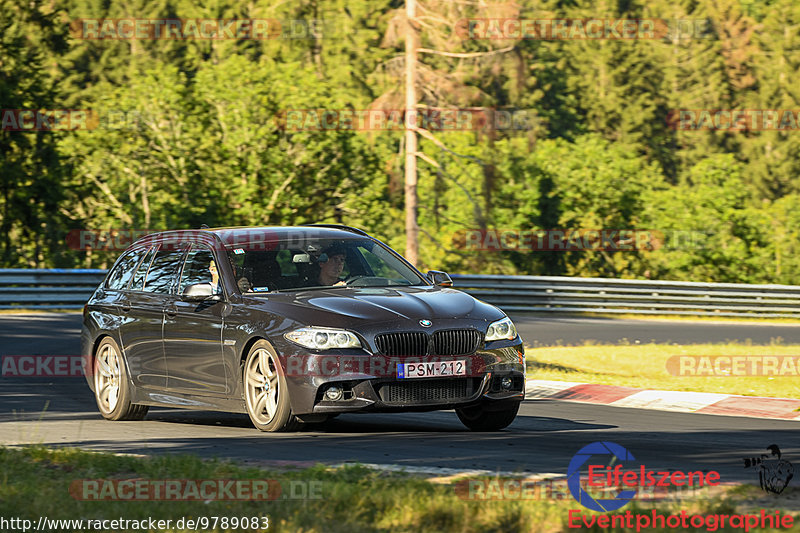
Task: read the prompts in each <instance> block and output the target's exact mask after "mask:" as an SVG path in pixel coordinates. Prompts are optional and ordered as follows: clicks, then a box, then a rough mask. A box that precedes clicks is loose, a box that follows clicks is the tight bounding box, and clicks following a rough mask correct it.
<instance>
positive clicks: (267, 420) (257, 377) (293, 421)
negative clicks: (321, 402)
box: [242, 340, 300, 432]
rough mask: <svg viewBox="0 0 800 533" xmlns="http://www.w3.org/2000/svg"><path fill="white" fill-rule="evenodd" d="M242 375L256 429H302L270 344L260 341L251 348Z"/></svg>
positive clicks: (249, 410) (245, 393)
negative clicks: (291, 405) (293, 410)
mask: <svg viewBox="0 0 800 533" xmlns="http://www.w3.org/2000/svg"><path fill="white" fill-rule="evenodd" d="M242 374H243V375H242V382H243V386H244V399H245V404H246V405H247V414H248V415H249V416H250V421H251V422H253V425H254V426H255V427H256V428H257V429H259V430H261V431H269V432H278V431H294V430H296V429H297V428H298V427H299V426H300V422H299V421H298V420H297V418H296V417H295V416H294V415H293V414H292V409H291V407H290V405H289V391H288V390H287V388H286V377H285V376H284V373H283V370H282V369H281V362H280V359H278V354H277V352H275V349H274V348H273V347H272V346H271V345H270V344H269V343H268V342H267V341H265V340H260V341H258V342H256V343H255V344H254V345H253V347H252V348H250V352H249V353H248V354H247V358H246V359H245V363H244V371H243V373H242Z"/></svg>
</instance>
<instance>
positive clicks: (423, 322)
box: [419, 318, 433, 328]
mask: <svg viewBox="0 0 800 533" xmlns="http://www.w3.org/2000/svg"><path fill="white" fill-rule="evenodd" d="M432 324H433V322H431V321H430V320H425V319H424V318H423V319H422V320H420V321H419V325H420V326H422V327H423V328H429V327H431V325H432Z"/></svg>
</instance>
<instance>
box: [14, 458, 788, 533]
mask: <svg viewBox="0 0 800 533" xmlns="http://www.w3.org/2000/svg"><path fill="white" fill-rule="evenodd" d="M0 471H1V472H2V477H0V516H2V517H4V518H6V519H7V518H10V517H22V518H27V519H31V520H33V523H34V524H36V523H37V520H38V517H39V516H46V517H48V518H50V519H57V518H62V519H84V520H87V519H92V520H97V519H119V518H123V519H126V520H141V519H146V518H154V519H164V520H165V519H172V520H173V523H174V521H176V520H178V519H179V518H181V517H188V518H198V517H213V516H217V517H223V516H224V517H255V516H259V517H269V520H270V527H269V529H268V531H291V532H296V531H303V532H348V533H350V532H361V531H366V532H388V531H392V532H394V531H400V532H403V531H435V532H478V531H480V532H498V533H500V532H502V533H509V532H523V531H525V532H539V531H542V532H547V531H567V530H569V529H568V527H567V524H566V521H567V516H568V511H569V509H578V508H580V506H579V505H577V504H576V502H575V501H574V500H572V499H571V498H568V497H567V498H562V499H559V500H529V499H526V500H519V499H518V500H482V501H475V500H471V499H466V498H464V497H463V496H459V494H458V493H457V491H456V490H454V488H455V487H454V485H453V484H450V483H432V482H429V481H428V480H426V479H424V478H420V477H414V476H411V475H408V474H402V473H401V474H398V473H387V472H382V471H375V470H370V469H367V468H365V467H362V466H358V465H355V466H349V467H345V468H338V469H330V468H327V467H325V466H322V465H318V466H316V467H312V468H308V469H304V470H295V471H286V470H280V471H277V470H276V471H268V470H263V469H260V468H253V467H243V466H239V465H236V464H234V463H231V462H226V461H220V460H202V459H199V458H197V457H194V456H185V455H166V456H158V457H153V458H147V457H132V456H118V455H113V454H109V453H97V452H86V451H81V450H76V449H51V448H44V447H26V448H0ZM83 479H92V480H97V479H115V480H122V479H128V480H135V479H145V480H148V479H149V480H154V479H171V480H176V479H190V480H200V479H226V480H230V479H236V480H242V479H252V480H258V479H261V480H263V479H270V480H278V481H280V482H281V484H282V485H284V486H286V485H287V484H288V483H294V484H300V485H302V483H303V482H311V481H314V482H318V483H320V484H321V488H322V490H321V493H320V494H321V498H319V499H313V500H312V499H306V500H292V499H280V498H279V499H277V500H275V501H266V502H264V501H261V502H255V501H210V502H203V501H83V500H80V499H75V498H73V497H72V496H71V494H70V490H69V487H70V486H71V485H72V484H73V483H74V482H75V481H76V480H83ZM791 490H792V489H791V488H789V489H787V491H788V492H791ZM753 491H756V493H755V495H753V494H752V493H753ZM461 494H463V493H461ZM487 494H488V492H487ZM761 495H763V493H760V489H753V488H752V487H750V488H748V486H738V487H733V488H731V487H728V488H727V489H725V490H723V491H721V492H718V493H717V494H716V495H714V496H713V497H709V498H704V499H699V500H697V501H694V502H687V501H685V500H684V501H681V502H672V503H664V502H661V503H659V504H658V509H659V510H660V511H662V512H665V513H679V512H680V510H681V509H684V510H686V511H687V512H689V513H692V514H708V513H728V514H731V513H733V512H743V511H742V510H746V509H749V510H752V508H754V506H755V507H760V506H761V504H760V503H759V502H758V501H755V498H759V497H760V496H761ZM786 501H787V502H789V501H790V500H786ZM770 507H771V508H773V509H775V508H777V507H776V505H775V500H773V501H772V502H771V504H770ZM652 508H653V507H652V506H650V507H648V506H647V505H645V504H643V503H639V502H637V501H634V502H632V503H631V504H629V505H628V506H626V508H625V510H630V511H632V512H636V511H637V510H639V511H644V512H650V509H652ZM786 508H787V509H789V510H790V511H791V510H792V509H791V506H789V507H786ZM737 509H738V511H737ZM794 510H795V511H796V509H794ZM583 514H584V515H586V516H594V515H595V513H591V512H589V511H586V510H585V509H584V510H583ZM198 529H199V530H200V531H211V530H212V529H210V528H198ZM66 530H68V529H66V528H64V529H61V531H66ZM121 530H124V529H121ZM184 530H186V528H184V529H178V528H175V527H172V528H169V529H166V530H159V531H184ZM244 530H247V531H253V529H250V528H247V529H240V528H239V529H232V528H221V527H217V528H216V529H213V531H244ZM623 530H624V529H614V528H611V529H609V531H623ZM662 530H663V529H657V528H656V529H649V530H648V531H662ZM729 530H730V529H727V528H725V529H720V531H729ZM259 531H261V529H259ZM751 531H753V530H752V529H751Z"/></svg>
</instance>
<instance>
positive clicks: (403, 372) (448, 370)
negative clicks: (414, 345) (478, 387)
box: [397, 361, 467, 379]
mask: <svg viewBox="0 0 800 533" xmlns="http://www.w3.org/2000/svg"><path fill="white" fill-rule="evenodd" d="M466 375H467V366H466V365H465V364H464V361H440V362H438V363H398V364H397V377H398V378H401V379H407V378H432V377H442V376H444V377H449V376H466Z"/></svg>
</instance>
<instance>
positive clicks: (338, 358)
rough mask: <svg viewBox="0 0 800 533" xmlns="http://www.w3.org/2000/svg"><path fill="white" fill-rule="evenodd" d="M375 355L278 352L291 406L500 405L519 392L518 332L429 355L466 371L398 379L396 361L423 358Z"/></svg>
mask: <svg viewBox="0 0 800 533" xmlns="http://www.w3.org/2000/svg"><path fill="white" fill-rule="evenodd" d="M283 348H286V347H283ZM283 353H284V354H285V353H286V352H285V351H284V352H283ZM381 358H382V356H374V355H372V356H371V355H347V354H309V353H298V352H295V353H293V354H289V355H286V356H283V357H282V358H281V359H282V362H283V363H284V369H285V371H286V382H287V383H286V384H287V389H288V392H289V397H290V399H291V406H292V412H293V413H294V414H296V415H305V414H336V413H351V412H361V411H367V412H369V411H373V412H374V411H378V412H389V411H395V412H396V411H431V410H440V409H454V408H459V407H468V406H472V405H476V404H479V403H483V404H486V403H489V404H497V405H498V406H501V405H504V404H507V403H513V402H519V401H522V400H523V399H524V398H525V365H524V349H523V347H522V341H521V340H520V339H519V338H517V339H515V340H514V341H495V342H492V343H489V345H488V346H487V347H486V348H485V349H481V350H479V351H478V352H476V353H475V354H474V355H471V356H452V357H436V358H435V360H436V361H437V362H440V361H459V360H460V361H464V363H465V364H466V366H467V369H468V370H467V375H466V376H453V377H438V376H437V377H427V378H403V379H400V378H398V377H397V372H396V364H397V363H400V362H423V361H425V359H424V358H419V357H405V356H398V357H391V358H386V357H383V358H382V359H381ZM421 359H422V360H421ZM503 378H510V379H507V380H505V386H504V383H503ZM332 385H336V386H338V387H340V388H341V389H343V391H344V394H343V398H342V399H340V400H337V401H331V400H329V399H327V398H326V397H325V391H326V390H327V389H328V388H329V387H330V386H332ZM509 385H510V386H509Z"/></svg>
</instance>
